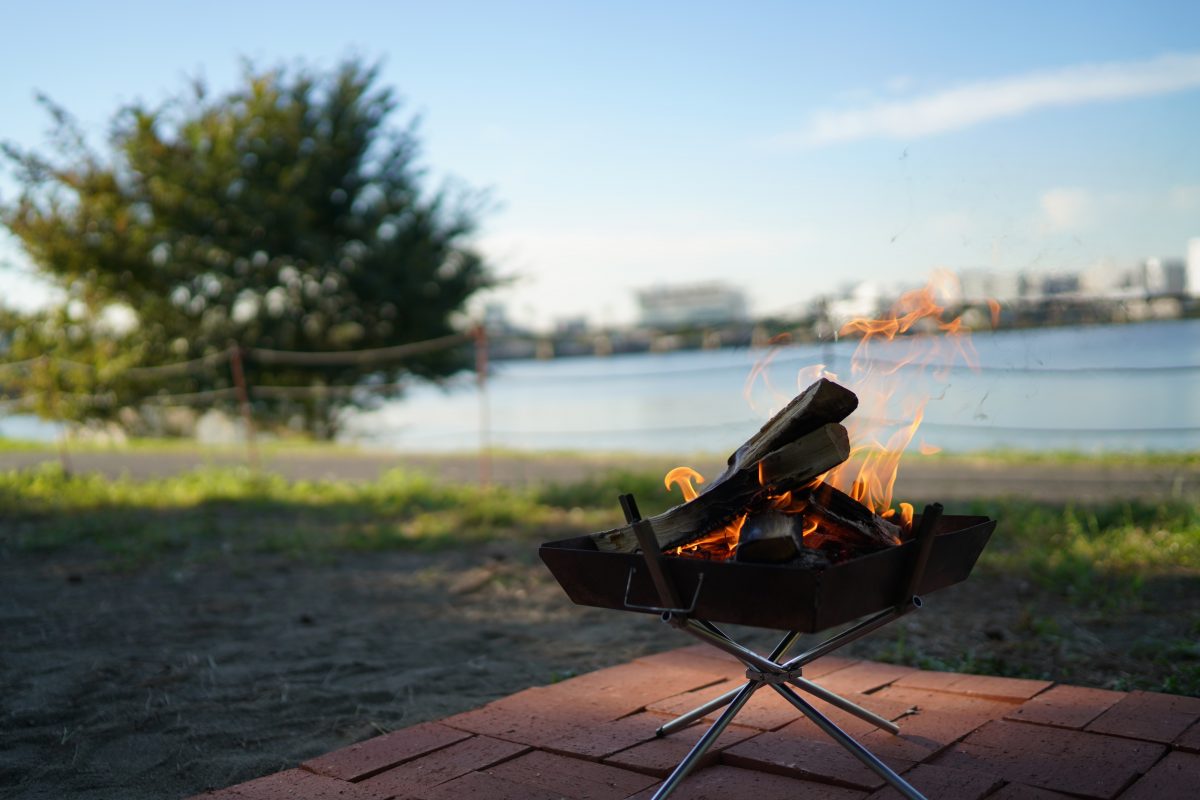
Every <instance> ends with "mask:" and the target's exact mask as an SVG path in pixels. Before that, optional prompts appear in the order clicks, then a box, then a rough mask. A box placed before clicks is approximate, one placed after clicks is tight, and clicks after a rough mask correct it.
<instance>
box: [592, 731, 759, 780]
mask: <svg viewBox="0 0 1200 800" xmlns="http://www.w3.org/2000/svg"><path fill="white" fill-rule="evenodd" d="M707 730H708V726H707V725H693V726H692V727H690V728H685V729H684V730H681V731H677V732H676V733H673V734H671V735H670V736H665V737H662V738H655V739H651V740H650V741H648V742H643V743H641V744H638V745H634V746H633V747H630V748H628V749H625V750H621V751H620V752H618V753H614V754H613V755H611V756H609V757H608V758H606V759H604V761H605V763H607V764H613V765H615V766H618V767H624V768H626V769H632V770H637V771H639V772H645V773H648V774H650V775H657V776H659V777H665V776H667V775H668V774H670V772H671V770H673V769H675V767H676V766H677V765H678V764H679V762H680V761H682V760H683V757H684V756H686V755H687V754H688V752H689V751H690V750H691V749H692V746H693V745H695V744H696V742H698V741H700V737H701V736H703V735H704V733H705V731H707ZM759 733H761V731H759V730H757V729H755V728H744V727H741V726H739V725H730V726H729V727H727V728H726V729H725V730H723V731H722V732H721V735H720V736H719V737H718V738H717V741H716V742H714V743H713V746H712V747H711V748H710V749H709V751H708V752H707V753H705V755H704V758H702V759H701V760H700V766H701V767H705V766H708V765H710V764H714V763H716V762H717V760H718V757H719V755H720V753H721V751H722V750H724V749H725V748H727V747H731V746H732V745H735V744H737V743H738V742H741V741H744V740H746V739H749V738H750V737H751V736H757V735H758V734H759Z"/></svg>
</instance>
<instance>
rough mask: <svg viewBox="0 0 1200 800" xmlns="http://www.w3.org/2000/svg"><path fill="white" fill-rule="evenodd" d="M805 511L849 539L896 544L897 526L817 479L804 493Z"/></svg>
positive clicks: (898, 541) (898, 532)
mask: <svg viewBox="0 0 1200 800" xmlns="http://www.w3.org/2000/svg"><path fill="white" fill-rule="evenodd" d="M805 513H806V514H809V515H816V516H817V518H818V519H819V521H820V523H821V525H822V526H823V527H825V528H826V529H828V530H833V529H835V528H841V529H843V530H842V531H841V532H840V533H841V535H842V536H843V537H845V538H848V539H850V540H851V541H854V540H860V541H861V542H862V544H863V545H864V546H871V545H874V546H875V547H874V548H873V549H879V548H881V547H890V546H892V545H896V544H900V533H901V528H900V526H899V525H896V524H894V523H892V522H888V521H887V520H886V519H884V518H883V517H880V516H879V515H878V514H875V513H873V512H872V511H871V509H869V508H867V507H866V506H864V505H863V504H861V503H859V502H858V501H857V500H855V499H854V498H853V497H851V496H850V495H848V494H846V493H845V492H843V491H841V490H839V489H837V488H835V487H833V486H831V485H829V484H828V483H821V484H819V485H818V486H816V487H815V488H814V489H813V490H812V492H810V493H809V495H808V506H807V507H806V508H805Z"/></svg>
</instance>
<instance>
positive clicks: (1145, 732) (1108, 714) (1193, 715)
mask: <svg viewBox="0 0 1200 800" xmlns="http://www.w3.org/2000/svg"><path fill="white" fill-rule="evenodd" d="M1196 720H1200V697H1182V696H1180V695H1174V694H1155V693H1153V692H1131V693H1130V694H1129V695H1128V696H1126V697H1125V699H1124V700H1122V701H1121V702H1119V703H1117V704H1116V705H1115V706H1113V707H1112V708H1110V709H1109V710H1108V711H1105V712H1104V713H1103V714H1101V715H1100V716H1099V717H1098V718H1097V719H1096V720H1095V721H1094V722H1092V724H1090V725H1088V726H1087V730H1089V731H1095V732H1097V733H1109V734H1112V735H1114V736H1127V737H1129V738H1131V739H1148V740H1149V741H1152V742H1172V741H1174V740H1175V738H1176V737H1177V736H1179V735H1180V734H1182V733H1183V732H1184V731H1186V730H1187V729H1188V728H1189V727H1190V726H1191V725H1192V724H1193V723H1195V722H1196Z"/></svg>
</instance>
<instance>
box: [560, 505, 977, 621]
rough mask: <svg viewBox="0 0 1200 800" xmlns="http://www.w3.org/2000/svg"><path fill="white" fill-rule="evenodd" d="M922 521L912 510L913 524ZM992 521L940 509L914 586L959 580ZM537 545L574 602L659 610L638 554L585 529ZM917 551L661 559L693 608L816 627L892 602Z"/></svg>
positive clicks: (924, 589) (708, 614)
mask: <svg viewBox="0 0 1200 800" xmlns="http://www.w3.org/2000/svg"><path fill="white" fill-rule="evenodd" d="M920 524H921V515H918V516H917V518H916V519H915V520H914V527H915V528H919V527H920ZM995 527H996V523H995V521H994V520H991V519H988V518H987V517H978V516H953V515H947V516H943V517H941V519H940V520H938V522H937V524H936V526H935V527H934V539H933V546H932V548H931V550H930V553H929V561H928V563H927V565H926V566H925V569H924V571H923V573H922V575H921V578H920V580H919V582H918V584H917V586H916V587H915V589H916V593H917V594H929V593H930V592H934V591H937V590H938V589H943V588H945V587H947V586H952V585H953V584H956V583H959V582H961V581H963V580H966V578H967V576H968V575H970V574H971V570H972V569H973V568H974V566H975V562H976V560H977V559H978V558H979V554H980V553H982V552H983V548H984V546H986V545H987V542H988V539H989V538H990V537H991V535H992V531H993V530H994V529H995ZM538 553H539V555H540V556H541V558H542V561H543V562H545V564H546V566H547V567H549V568H550V572H551V573H552V574H553V575H554V578H555V580H557V581H558V583H559V584H560V585H561V586H562V588H563V589H564V590H565V591H566V593H567V596H568V597H570V598H571V600H572V601H573V602H575V603H576V604H578V605H584V606H595V607H598V608H612V609H618V610H624V611H637V612H644V613H659V611H660V609H659V608H658V606H659V605H660V603H659V600H658V595H657V593H656V590H655V587H654V584H653V582H652V581H651V577H650V575H649V570H648V569H647V568H646V561H645V558H644V557H643V555H642V554H641V553H620V552H603V551H601V550H599V549H598V548H597V547H596V543H595V541H594V539H593V537H591V536H577V537H574V538H571V539H562V540H560V541H555V542H546V543H545V544H543V545H542V546H541V548H540V549H539V551H538ZM916 558H917V542H915V541H908V542H905V543H904V544H901V545H899V546H896V547H889V548H886V549H883V550H879V551H876V552H874V553H870V554H868V555H863V556H860V557H858V558H854V559H850V560H847V561H842V562H840V563H835V564H831V565H829V566H826V567H823V568H815V569H814V568H806V567H798V566H794V565H788V564H757V563H745V562H739V561H733V560H729V561H709V560H704V559H697V558H686V557H679V556H672V555H664V556H662V558H661V564H662V567H663V570H664V571H665V572H666V574H667V576H668V577H669V578H670V580H671V581H672V582H673V584H674V585H675V586H676V587H677V588H678V592H679V595H680V596H681V597H682V599H683V603H684V604H685V605H689V606H690V607H689V608H688V609H687V611H688V612H689V613H691V614H694V615H695V616H696V617H699V618H702V619H707V620H712V621H714V622H729V623H734V624H739V625H750V626H754V627H759V628H774V629H778V630H788V631H800V632H804V633H815V632H817V631H822V630H825V629H827V628H831V627H833V626H835V625H841V624H843V623H846V622H850V621H852V620H855V619H858V618H859V617H862V616H865V615H867V614H871V613H874V612H878V611H883V610H885V609H888V608H891V607H893V606H895V605H896V603H897V598H899V597H901V595H902V594H903V593H904V591H905V588H906V587H905V582H906V581H907V579H908V576H909V575H910V574H911V572H912V569H913V565H914V563H915V560H916Z"/></svg>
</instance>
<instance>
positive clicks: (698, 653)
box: [634, 645, 746, 681]
mask: <svg viewBox="0 0 1200 800" xmlns="http://www.w3.org/2000/svg"><path fill="white" fill-rule="evenodd" d="M634 663H637V664H648V665H650V666H651V667H653V668H655V669H658V668H661V667H668V668H672V669H679V668H682V669H689V670H701V671H704V672H707V673H709V674H710V675H711V676H712V679H713V680H714V681H715V680H729V679H730V678H739V677H740V678H744V677H745V675H746V665H745V664H743V663H742V662H740V661H738V660H737V659H736V658H734V657H733V656H731V655H728V654H726V653H723V652H721V651H720V650H717V649H715V648H712V647H709V646H708V645H697V646H696V647H685V648H680V649H678V650H668V651H667V652H665V653H655V654H654V655H652V656H643V657H642V658H636V659H634Z"/></svg>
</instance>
